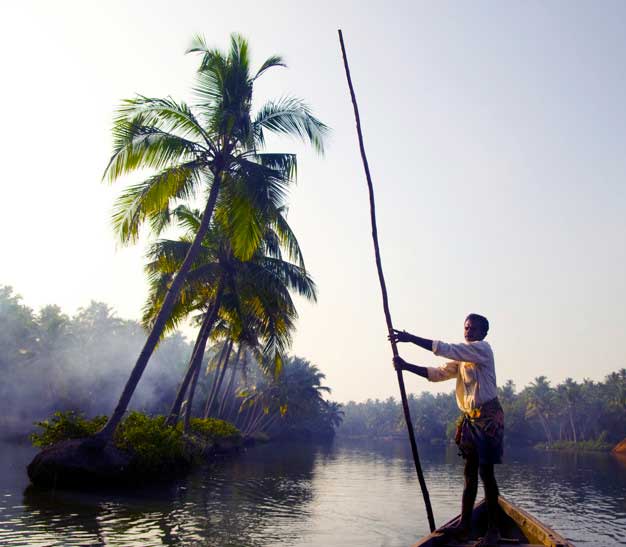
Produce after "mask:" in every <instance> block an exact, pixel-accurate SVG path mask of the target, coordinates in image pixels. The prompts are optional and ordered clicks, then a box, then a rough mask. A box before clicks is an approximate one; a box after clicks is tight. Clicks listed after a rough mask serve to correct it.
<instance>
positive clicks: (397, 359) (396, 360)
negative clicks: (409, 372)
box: [393, 355, 407, 371]
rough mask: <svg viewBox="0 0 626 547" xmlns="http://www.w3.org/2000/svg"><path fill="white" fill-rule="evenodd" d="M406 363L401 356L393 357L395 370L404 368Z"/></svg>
mask: <svg viewBox="0 0 626 547" xmlns="http://www.w3.org/2000/svg"><path fill="white" fill-rule="evenodd" d="M406 365H407V362H406V361H405V360H404V359H402V357H400V356H399V355H398V357H394V358H393V368H394V369H396V370H397V371H400V370H404V369H405V367H406Z"/></svg>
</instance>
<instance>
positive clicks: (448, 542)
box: [413, 496, 574, 547]
mask: <svg viewBox="0 0 626 547" xmlns="http://www.w3.org/2000/svg"><path fill="white" fill-rule="evenodd" d="M499 502H500V509H501V514H500V522H499V524H500V535H501V536H502V537H501V539H500V541H499V542H498V545H511V546H516V545H517V546H518V547H540V546H544V547H574V544H573V543H572V542H570V541H567V540H566V539H565V538H563V537H562V536H560V535H559V534H557V533H556V532H555V531H554V530H552V529H550V528H549V527H548V526H546V525H545V524H543V523H542V522H540V521H539V520H538V519H536V518H535V517H533V516H532V515H530V514H529V513H527V512H526V511H524V510H522V509H520V508H519V507H515V505H513V504H512V503H511V502H510V501H508V500H506V499H504V498H503V497H502V496H500V499H499ZM460 521H461V515H458V516H457V517H455V518H453V519H452V520H451V521H450V522H447V523H446V524H444V525H443V526H441V527H439V528H437V530H435V531H434V532H433V533H432V534H430V535H428V536H426V537H425V538H422V539H421V540H420V541H418V542H417V543H416V544H414V545H413V547H476V546H477V545H479V542H480V539H481V537H482V536H483V535H484V533H485V530H486V528H487V504H486V502H485V500H482V501H481V502H480V503H478V504H477V505H476V506H475V507H474V513H473V515H472V533H471V535H470V539H468V540H467V541H464V542H459V541H457V540H454V539H453V538H452V537H451V534H450V532H451V529H452V528H454V527H455V526H458V524H459V523H460Z"/></svg>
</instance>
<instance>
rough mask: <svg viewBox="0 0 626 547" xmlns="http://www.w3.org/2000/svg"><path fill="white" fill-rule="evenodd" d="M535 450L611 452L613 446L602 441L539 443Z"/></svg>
mask: <svg viewBox="0 0 626 547" xmlns="http://www.w3.org/2000/svg"><path fill="white" fill-rule="evenodd" d="M534 448H535V449H536V450H545V451H563V452H604V453H608V452H611V449H612V448H613V445H612V444H611V443H607V442H604V441H602V440H595V441H578V442H574V441H555V442H553V443H539V444H536V445H535V447H534Z"/></svg>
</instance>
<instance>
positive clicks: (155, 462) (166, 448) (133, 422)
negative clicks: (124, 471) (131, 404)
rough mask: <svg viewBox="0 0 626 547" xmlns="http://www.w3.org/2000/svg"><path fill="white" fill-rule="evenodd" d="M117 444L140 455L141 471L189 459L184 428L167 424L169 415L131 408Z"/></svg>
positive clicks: (137, 459) (118, 430)
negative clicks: (182, 429) (143, 411)
mask: <svg viewBox="0 0 626 547" xmlns="http://www.w3.org/2000/svg"><path fill="white" fill-rule="evenodd" d="M115 444H116V445H117V447H118V448H121V449H122V450H128V451H129V452H132V453H133V454H134V455H135V456H136V460H135V465H136V467H137V468H138V470H139V471H141V472H154V471H159V470H162V469H168V468H172V467H178V466H179V465H180V464H181V463H189V462H190V460H191V457H190V455H189V454H187V451H186V447H185V442H184V439H183V434H182V431H181V430H180V429H179V428H174V427H169V426H167V425H165V416H155V417H151V416H147V415H145V414H142V413H141V412H131V413H130V414H128V416H127V417H126V418H125V419H124V421H123V422H122V423H121V424H120V426H119V427H118V429H117V431H116V432H115Z"/></svg>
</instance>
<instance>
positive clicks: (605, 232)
mask: <svg viewBox="0 0 626 547" xmlns="http://www.w3.org/2000/svg"><path fill="white" fill-rule="evenodd" d="M369 4H371V6H370V7H368V8H366V7H365V6H366V4H365V3H363V2H314V3H311V2H306V3H305V2H210V1H204V2H199V1H197V2H196V1H178V2H166V1H163V0H160V1H155V0H150V1H110V0H109V1H107V2H96V1H85V0H81V1H77V2H70V1H62V0H59V1H57V2H49V1H43V0H42V1H40V2H36V1H32V0H30V1H29V0H21V1H20V2H11V3H10V4H7V5H5V6H4V7H3V16H2V21H1V22H0V30H1V32H0V51H1V53H0V55H1V56H2V67H3V71H2V72H3V78H2V79H3V84H2V86H0V97H1V100H2V104H3V105H4V107H3V119H4V122H3V127H4V130H3V132H2V134H1V136H0V140H1V146H2V151H3V154H2V155H3V162H2V163H3V169H4V172H3V176H2V179H3V181H2V203H3V207H2V213H1V214H0V234H1V238H2V247H3V257H4V259H3V260H2V267H1V268H0V284H9V285H12V286H13V287H14V288H15V290H16V291H17V292H18V293H20V294H21V295H22V296H23V297H24V301H25V302H26V303H27V304H28V305H30V306H32V307H34V308H36V309H38V308H39V307H40V306H42V305H44V304H50V303H56V304H59V305H61V306H62V308H63V309H64V310H65V311H67V312H70V313H73V312H74V311H75V310H76V309H77V308H79V307H81V306H86V305H87V304H88V303H89V301H90V300H91V299H95V300H101V301H105V302H107V303H109V304H110V305H112V306H113V307H114V308H115V310H116V311H117V313H118V314H119V315H120V316H121V317H124V318H138V317H139V314H140V309H141V306H142V304H143V301H144V298H145V295H146V286H145V281H144V275H143V270H142V264H143V259H142V256H143V252H144V248H145V247H144V246H145V241H144V242H143V243H142V245H138V246H136V247H131V248H119V247H116V242H115V239H114V237H113V233H112V230H111V226H110V220H109V219H110V214H111V209H112V202H113V200H114V198H115V196H116V195H117V194H118V193H119V192H120V191H121V189H122V187H123V186H124V184H126V183H127V182H128V181H130V179H129V180H128V181H120V182H119V183H117V184H116V185H114V186H107V185H105V184H103V183H101V182H100V181H101V176H102V172H103V170H104V167H105V166H106V163H107V161H108V158H109V157H110V153H111V133H110V127H111V122H112V117H113V111H114V109H115V107H116V105H118V104H119V102H120V100H121V99H124V98H129V97H132V96H133V95H134V94H135V93H140V94H143V95H148V96H154V97H162V96H167V95H171V96H172V97H174V98H176V99H184V100H190V99H191V93H190V87H191V84H192V82H193V75H194V70H195V68H196V67H197V64H198V58H196V57H193V56H190V55H187V56H186V55H184V51H185V49H186V47H187V46H188V44H189V43H190V40H191V37H192V35H193V34H195V33H200V34H203V35H204V36H205V38H206V39H207V41H208V42H209V43H210V44H212V45H215V46H218V47H221V48H226V47H227V45H228V42H227V40H228V36H229V34H230V33H231V32H233V31H236V32H240V33H242V34H243V35H245V36H246V37H247V38H248V39H249V41H250V44H251V48H252V54H253V60H254V61H256V63H257V66H258V64H259V63H260V62H262V61H263V60H264V59H265V58H266V57H268V56H269V55H271V54H274V53H280V54H282V55H283V56H284V57H285V59H286V60H287V62H288V64H289V68H288V69H276V70H273V71H271V72H268V73H267V74H266V75H265V76H264V77H263V79H262V80H261V81H260V82H259V85H258V88H257V89H256V98H257V100H258V102H259V103H260V102H261V100H262V99H264V98H270V97H278V96H281V95H284V94H293V95H296V96H299V97H302V98H303V99H305V100H306V101H307V102H308V103H309V104H310V105H311V106H312V107H313V109H314V111H315V113H316V114H317V115H318V116H319V117H320V118H321V119H322V120H324V121H325V122H326V123H327V124H328V125H330V126H331V127H332V129H333V134H332V138H331V140H330V142H329V146H328V152H327V154H326V156H325V157H323V158H322V157H319V156H317V155H315V154H313V153H312V152H310V151H309V150H307V149H306V148H305V147H303V146H301V145H300V144H298V143H295V142H292V141H284V140H281V141H276V142H272V143H271V146H272V148H273V149H274V150H282V151H295V152H298V154H299V162H300V178H299V183H298V186H297V187H296V189H295V190H294V191H293V193H292V197H291V206H290V214H289V221H290V223H291V224H292V226H293V228H294V230H295V231H296V234H297V235H298V237H299V240H300V242H301V245H302V247H303V250H304V253H305V259H306V262H307V266H308V268H309V269H310V271H311V273H312V274H313V276H314V277H315V280H316V281H317V283H318V286H319V293H320V299H319V303H318V304H317V305H315V306H312V305H305V304H301V305H300V316H301V318H300V321H299V329H298V333H297V335H296V338H295V343H294V347H293V351H294V353H297V354H298V355H301V356H304V357H307V358H308V359H310V360H311V361H313V362H314V363H316V364H317V365H318V366H319V367H320V369H321V370H322V371H323V372H324V373H325V374H326V375H327V383H328V384H329V385H330V386H331V387H332V388H333V396H334V398H335V399H336V400H339V401H347V400H349V399H354V400H364V399H366V398H368V397H371V398H376V397H378V398H386V397H388V396H397V384H396V379H395V374H394V372H393V369H392V368H391V364H390V362H391V361H390V349H389V346H388V343H387V341H386V330H385V323H384V317H383V314H382V308H381V298H380V292H379V288H378V280H377V277H376V270H375V267H374V261H373V250H372V243H371V237H370V226H369V209H368V201H367V191H366V186H365V179H364V175H363V170H362V166H361V163H360V157H359V155H358V146H357V141H356V134H355V130H354V121H353V114H352V109H351V108H352V107H351V103H350V100H349V96H348V91H347V86H346V82H345V76H344V73H343V67H342V64H341V57H340V49H339V44H338V40H337V29H338V28H342V29H343V31H344V37H345V40H346V45H347V48H348V55H349V58H350V63H351V68H352V76H353V79H354V84H355V87H356V92H357V97H358V100H359V104H360V108H361V115H362V122H363V128H364V132H365V141H366V148H367V152H368V155H369V161H370V168H371V170H372V175H373V178H374V185H375V190H376V198H377V207H378V222H379V232H380V234H379V235H380V242H381V247H382V254H383V267H384V269H385V274H386V278H387V285H388V289H389V296H390V302H391V311H392V315H393V318H394V324H395V325H396V326H397V327H398V328H405V329H407V330H409V331H412V332H415V333H417V334H420V335H423V336H426V337H433V338H440V339H444V340H446V341H457V340H461V338H462V324H463V318H464V317H465V315H466V314H467V313H469V312H477V313H482V314H484V315H486V316H487V317H488V318H489V319H490V321H491V324H492V330H491V332H490V334H489V338H488V339H489V340H490V341H491V343H492V346H493V348H494V352H495V355H496V367H497V374H498V379H499V383H504V381H505V380H506V379H508V378H511V379H513V380H514V381H515V382H516V384H517V385H518V386H519V387H522V386H523V385H525V384H526V383H528V382H529V381H531V380H532V379H533V378H534V377H535V376H538V375H542V374H543V375H546V376H548V377H549V378H550V379H552V380H553V381H554V382H558V381H561V380H563V379H564V378H565V377H567V376H571V377H573V378H575V379H578V380H580V379H582V378H583V377H590V378H592V379H597V380H599V379H602V378H603V377H604V375H605V374H607V373H609V372H611V371H614V370H616V369H618V368H621V367H624V366H626V349H624V348H625V347H626V346H624V344H623V337H624V324H625V318H626V289H625V283H624V280H625V279H626V246H625V245H624V234H625V233H626V230H625V228H626V214H625V213H626V189H625V185H624V180H625V178H626V154H625V153H624V144H625V142H626V139H625V137H626V108H625V107H624V100H625V97H626V4H624V3H623V2H611V1H603V2H592V1H589V2H571V1H567V2H533V1H525V2H495V1H494V2H480V1H478V2H477V1H472V2H469V1H467V2H453V3H452V2H450V3H448V2H440V1H437V2H434V1H433V2H428V3H426V2H406V3H405V2H384V3H383V2H380V3H369ZM188 333H189V334H192V331H188ZM402 349H403V351H402V354H403V356H404V357H405V358H407V359H409V360H410V361H412V362H419V363H423V364H427V365H432V364H436V363H439V362H441V360H440V359H438V358H436V357H434V356H432V355H431V354H429V353H428V352H425V351H423V350H420V349H418V348H413V349H409V348H406V349H405V348H404V347H403V348H402ZM132 365H133V363H130V362H129V363H128V367H129V371H130V368H131V367H132ZM407 388H408V389H409V390H410V391H415V392H419V391H422V390H428V389H431V390H433V391H437V390H441V389H443V390H445V391H450V390H452V388H453V385H452V384H451V383H447V384H437V385H434V384H428V383H427V382H426V381H424V380H423V379H421V378H417V377H411V378H410V379H408V380H407Z"/></svg>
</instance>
